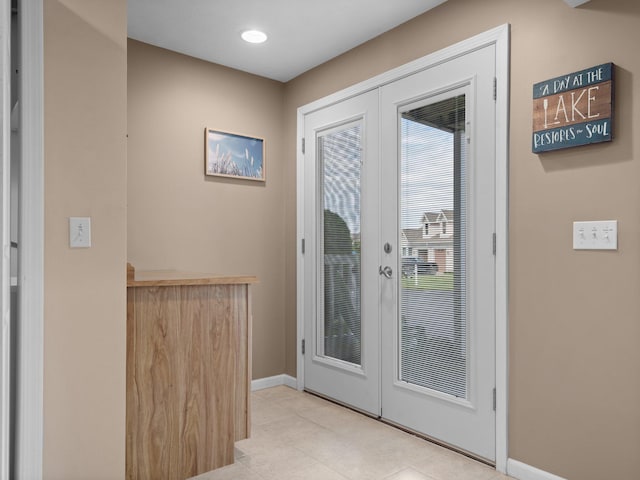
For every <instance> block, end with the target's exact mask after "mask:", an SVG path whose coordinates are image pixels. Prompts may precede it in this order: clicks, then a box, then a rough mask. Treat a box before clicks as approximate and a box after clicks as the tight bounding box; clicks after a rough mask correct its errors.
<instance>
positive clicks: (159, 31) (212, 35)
mask: <svg viewBox="0 0 640 480" xmlns="http://www.w3.org/2000/svg"><path fill="white" fill-rule="evenodd" d="M445 1H446V0H128V22H129V26H128V35H129V37H130V38H133V39H135V40H139V41H141V42H145V43H149V44H152V45H156V46H158V47H162V48H166V49H169V50H173V51H176V52H179V53H183V54H186V55H191V56H193V57H197V58H201V59H203V60H207V61H209V62H213V63H217V64H220V65H225V66H228V67H232V68H236V69H238V70H243V71H245V72H249V73H253V74H256V75H260V76H262V77H267V78H272V79H274V80H279V81H282V82H286V81H288V80H291V79H292V78H294V77H296V76H298V75H300V74H301V73H304V72H306V71H307V70H309V69H311V68H313V67H315V66H317V65H320V64H322V63H324V62H326V61H327V60H330V59H332V58H334V57H336V56H338V55H340V54H341V53H344V52H346V51H348V50H351V49H352V48H354V47H356V46H358V45H360V44H362V43H364V42H366V41H368V40H370V39H372V38H374V37H376V36H378V35H380V34H381V33H384V32H386V31H388V30H391V29H392V28H394V27H396V26H398V25H400V24H402V23H404V22H406V21H407V20H410V19H412V18H414V17H416V16H418V15H420V14H422V13H424V12H426V11H427V10H430V9H432V8H434V7H435V6H437V5H440V4H441V3H444V2H445ZM248 29H258V30H262V31H264V32H265V33H266V34H267V35H268V36H269V39H268V40H267V42H266V43H263V44H260V45H254V44H249V43H246V42H244V41H243V40H242V39H241V38H240V34H241V33H242V32H243V31H245V30H248Z"/></svg>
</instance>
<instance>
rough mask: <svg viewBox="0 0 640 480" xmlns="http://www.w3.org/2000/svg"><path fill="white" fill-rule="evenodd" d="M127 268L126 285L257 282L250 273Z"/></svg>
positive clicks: (162, 285)
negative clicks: (227, 273)
mask: <svg viewBox="0 0 640 480" xmlns="http://www.w3.org/2000/svg"><path fill="white" fill-rule="evenodd" d="M132 270H133V268H132V267H131V268H129V267H128V269H127V287H167V286H176V285H242V284H251V283H258V278H257V277H255V276H252V275H233V276H215V275H210V274H206V273H192V272H179V271H176V270H149V271H140V272H139V271H135V270H134V271H132Z"/></svg>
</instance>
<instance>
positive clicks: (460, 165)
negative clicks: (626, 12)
mask: <svg viewBox="0 0 640 480" xmlns="http://www.w3.org/2000/svg"><path fill="white" fill-rule="evenodd" d="M494 65H495V46H494V45H493V44H492V45H490V46H487V47H483V48H478V49H476V50H474V51H472V52H471V53H467V54H465V55H461V56H456V57H454V58H453V59H450V60H447V61H445V62H439V63H437V64H436V65H435V66H431V67H430V68H427V69H425V70H422V71H421V72H419V73H414V74H412V75H409V76H404V77H402V78H401V79H398V80H395V81H393V82H386V83H385V84H384V85H382V86H379V87H378V88H375V89H373V90H371V91H369V92H368V93H364V94H361V95H359V96H356V97H352V98H350V99H347V100H343V101H340V102H338V103H334V104H331V105H329V106H326V107H324V108H321V109H318V110H313V111H311V112H310V113H307V114H306V115H305V117H304V132H305V133H304V137H305V142H306V151H305V155H304V175H303V176H304V182H305V184H304V191H305V205H304V212H305V214H304V222H305V224H304V238H305V240H306V245H307V248H306V252H305V254H304V258H305V268H304V275H305V277H304V299H305V301H304V306H305V312H304V318H305V320H304V322H305V328H304V338H305V350H306V352H305V355H304V384H305V389H307V390H310V391H314V392H317V393H320V394H322V395H325V396H328V397H331V398H333V399H336V400H338V401H340V402H343V403H346V404H348V405H351V406H353V407H355V408H358V409H360V410H363V411H365V412H367V413H370V414H372V415H375V416H380V417H382V418H383V419H385V420H386V421H389V422H392V423H395V424H399V425H402V426H403V427H406V428H409V429H411V430H414V431H417V432H420V433H422V434H424V435H427V436H429V437H432V438H434V439H437V440H438V441H441V442H444V443H447V444H450V445H452V446H454V447H456V448H459V449H461V450H465V451H467V452H469V453H472V454H474V455H476V456H479V457H482V458H485V459H487V460H494V459H495V413H494V409H493V408H494V407H493V399H494V386H495V378H494V377H495V358H494V357H495V346H494V342H495V325H494V310H495V306H494V298H495V294H494V288H495V266H494V261H495V260H494V255H493V238H494V236H493V233H494V232H495V218H494V216H495V214H494V212H495V187H494V168H495V167H494V165H495V162H494V160H495V153H494V152H495V103H494V94H493V85H494V76H495V66H494Z"/></svg>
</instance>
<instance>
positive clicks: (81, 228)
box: [69, 217, 91, 248]
mask: <svg viewBox="0 0 640 480" xmlns="http://www.w3.org/2000/svg"><path fill="white" fill-rule="evenodd" d="M69 246H70V247H71V248H89V247H91V217H69Z"/></svg>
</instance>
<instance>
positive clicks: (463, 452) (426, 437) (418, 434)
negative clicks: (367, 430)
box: [304, 388, 496, 468]
mask: <svg viewBox="0 0 640 480" xmlns="http://www.w3.org/2000/svg"><path fill="white" fill-rule="evenodd" d="M304 391H305V392H306V393H308V394H310V395H313V396H314V397H318V398H321V399H323V400H326V401H327V402H330V403H333V404H334V405H338V406H340V407H343V408H346V409H347V410H351V411H352V412H355V413H359V414H360V415H364V416H365V417H368V418H371V419H373V420H377V421H378V422H380V423H384V424H385V425H389V426H390V427H393V428H395V429H397V430H401V431H403V432H405V433H408V434H409V435H413V436H414V437H417V438H419V439H421V440H424V441H426V442H429V443H432V444H434V445H438V446H439V447H442V448H446V449H447V450H451V451H452V452H455V453H459V454H460V455H464V456H465V457H467V458H470V459H471V460H475V461H476V462H480V463H482V464H484V465H487V466H489V467H493V468H495V467H496V462H492V461H491V460H487V459H486V458H484V457H480V456H478V455H476V454H474V453H471V452H468V451H466V450H463V449H461V448H459V447H456V446H454V445H450V444H448V443H446V442H443V441H442V440H438V439H437V438H433V437H430V436H429V435H425V434H424V433H421V432H417V431H415V430H411V429H410V428H407V427H405V426H403V425H400V424H398V423H394V422H392V421H391V420H387V419H385V418H384V417H381V416H380V415H373V414H371V413H369V412H365V411H364V410H360V409H359V408H356V407H354V406H352V405H348V404H346V403H343V402H340V401H338V400H336V399H335V398H331V397H327V396H326V395H322V394H321V393H318V392H315V391H313V390H309V389H307V388H305V389H304Z"/></svg>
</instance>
